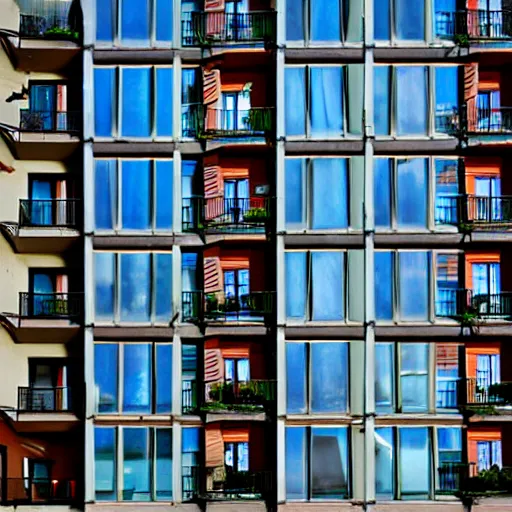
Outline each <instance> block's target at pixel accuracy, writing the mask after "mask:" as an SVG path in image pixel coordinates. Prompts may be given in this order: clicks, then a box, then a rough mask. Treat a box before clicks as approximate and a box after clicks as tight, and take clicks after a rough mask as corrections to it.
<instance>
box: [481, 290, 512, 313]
mask: <svg viewBox="0 0 512 512" xmlns="http://www.w3.org/2000/svg"><path fill="white" fill-rule="evenodd" d="M471 302H472V306H473V309H474V310H475V311H476V314H477V315H478V316H481V317H486V316H488V317H510V316H512V292H501V293H485V294H484V293H481V294H474V293H473V298H472V301H471Z"/></svg>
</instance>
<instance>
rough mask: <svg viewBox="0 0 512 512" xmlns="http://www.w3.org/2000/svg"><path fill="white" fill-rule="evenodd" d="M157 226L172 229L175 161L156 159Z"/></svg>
mask: <svg viewBox="0 0 512 512" xmlns="http://www.w3.org/2000/svg"><path fill="white" fill-rule="evenodd" d="M155 166H156V168H155V187H156V191H155V208H156V212H155V228H156V229H168V230H171V229H172V204H173V162H172V160H156V161H155Z"/></svg>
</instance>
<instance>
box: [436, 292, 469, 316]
mask: <svg viewBox="0 0 512 512" xmlns="http://www.w3.org/2000/svg"><path fill="white" fill-rule="evenodd" d="M471 306H472V297H471V290H467V289H465V288H438V289H437V290H436V316H440V317H460V316H462V315H463V314H464V313H465V312H466V311H468V310H470V308H471Z"/></svg>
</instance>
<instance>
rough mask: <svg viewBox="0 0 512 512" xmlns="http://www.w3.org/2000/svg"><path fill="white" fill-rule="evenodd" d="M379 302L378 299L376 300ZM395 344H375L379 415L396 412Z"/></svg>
mask: <svg viewBox="0 0 512 512" xmlns="http://www.w3.org/2000/svg"><path fill="white" fill-rule="evenodd" d="M375 300H376V301H377V298H376V299H375ZM394 397H395V351H394V343H376V344H375V407H376V410H377V412H379V413H386V412H387V413H389V412H394V411H395V408H394V404H395V400H394Z"/></svg>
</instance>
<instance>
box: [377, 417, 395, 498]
mask: <svg viewBox="0 0 512 512" xmlns="http://www.w3.org/2000/svg"><path fill="white" fill-rule="evenodd" d="M394 458H395V436H394V435H393V428H392V427H380V428H376V429H375V491H376V494H377V497H378V498H379V499H388V500H391V499H393V498H394V497H395V478H394V475H395V471H394V465H393V460H394Z"/></svg>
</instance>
